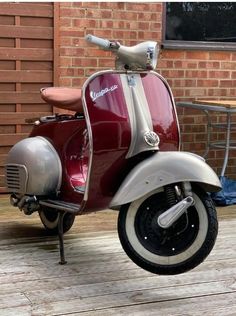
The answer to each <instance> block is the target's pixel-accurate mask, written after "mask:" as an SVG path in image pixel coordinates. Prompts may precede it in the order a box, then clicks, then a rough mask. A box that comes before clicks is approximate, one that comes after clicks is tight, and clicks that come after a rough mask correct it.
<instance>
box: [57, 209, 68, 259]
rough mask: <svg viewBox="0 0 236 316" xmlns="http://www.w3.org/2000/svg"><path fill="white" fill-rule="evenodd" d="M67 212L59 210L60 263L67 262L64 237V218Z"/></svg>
mask: <svg viewBox="0 0 236 316" xmlns="http://www.w3.org/2000/svg"><path fill="white" fill-rule="evenodd" d="M65 214H66V213H65V212H59V219H58V226H57V227H58V237H59V246H60V262H59V264H66V263H67V261H66V260H65V253H64V239H63V219H64V216H65Z"/></svg>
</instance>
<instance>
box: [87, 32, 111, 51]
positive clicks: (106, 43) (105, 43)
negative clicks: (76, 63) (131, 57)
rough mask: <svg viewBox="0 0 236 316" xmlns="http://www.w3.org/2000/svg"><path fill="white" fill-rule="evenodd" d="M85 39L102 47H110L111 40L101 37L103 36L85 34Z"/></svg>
mask: <svg viewBox="0 0 236 316" xmlns="http://www.w3.org/2000/svg"><path fill="white" fill-rule="evenodd" d="M85 39H86V41H88V42H90V43H93V44H95V45H98V46H100V47H102V48H110V44H111V42H110V41H109V40H107V39H103V38H100V37H97V36H94V35H91V34H88V35H86V36H85Z"/></svg>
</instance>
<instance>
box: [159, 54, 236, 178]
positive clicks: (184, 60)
mask: <svg viewBox="0 0 236 316" xmlns="http://www.w3.org/2000/svg"><path fill="white" fill-rule="evenodd" d="M158 69H159V71H160V73H161V74H162V75H163V76H164V77H165V78H166V79H167V80H168V82H169V84H170V86H171V88H172V91H173V93H174V96H175V99H176V101H192V100H194V99H222V98H223V99H225V98H226V99H235V98H236V89H235V87H236V52H226V51H191V50H189V51H184V50H183V51H179V50H178V51H177V50H163V51H162V53H161V58H160V61H159V64H158ZM178 114H179V121H180V125H181V135H182V149H183V150H186V151H192V152H195V153H198V154H201V155H202V154H203V153H204V152H205V148H206V121H207V120H206V116H205V114H204V113H202V112H200V111H197V110H190V109H184V110H183V109H181V110H180V109H178ZM211 116H212V120H213V122H215V123H222V122H225V120H226V117H225V115H219V114H217V115H216V114H214V113H212V114H211ZM225 137H226V135H225V131H224V130H219V129H215V130H214V132H213V134H212V139H213V140H225ZM235 137H236V133H232V138H233V139H235ZM223 156H224V152H223V150H213V149H211V150H210V152H209V155H208V163H209V164H210V165H211V166H212V167H213V168H214V169H215V170H216V171H217V173H218V174H219V173H220V170H221V167H222V165H223ZM235 157H236V151H234V150H232V151H231V152H230V159H229V162H228V167H227V175H228V176H230V177H232V178H236V158H235Z"/></svg>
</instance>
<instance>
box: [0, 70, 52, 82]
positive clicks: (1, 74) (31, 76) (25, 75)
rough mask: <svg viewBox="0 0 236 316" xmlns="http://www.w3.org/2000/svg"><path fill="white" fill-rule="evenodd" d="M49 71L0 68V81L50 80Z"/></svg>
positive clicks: (50, 74)
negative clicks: (5, 69)
mask: <svg viewBox="0 0 236 316" xmlns="http://www.w3.org/2000/svg"><path fill="white" fill-rule="evenodd" d="M52 79H53V74H52V72H51V71H45V70H43V71H30V70H8V71H4V70H0V83H1V82H22V83H24V82H42V83H44V82H52Z"/></svg>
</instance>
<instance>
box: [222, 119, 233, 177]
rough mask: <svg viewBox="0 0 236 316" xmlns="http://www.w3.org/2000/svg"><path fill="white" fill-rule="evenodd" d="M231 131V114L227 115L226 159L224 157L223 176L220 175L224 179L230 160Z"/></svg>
mask: <svg viewBox="0 0 236 316" xmlns="http://www.w3.org/2000/svg"><path fill="white" fill-rule="evenodd" d="M230 130H231V113H227V131H226V144H225V157H224V163H223V167H222V170H221V174H220V175H221V176H222V177H223V176H224V174H225V170H226V167H227V163H228V159H229V149H230Z"/></svg>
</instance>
